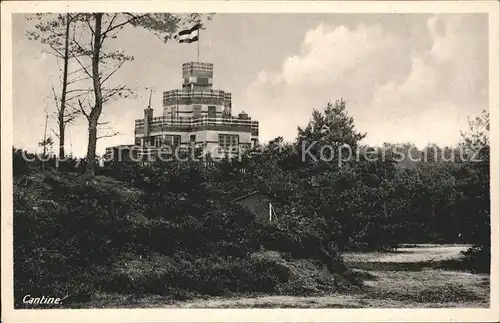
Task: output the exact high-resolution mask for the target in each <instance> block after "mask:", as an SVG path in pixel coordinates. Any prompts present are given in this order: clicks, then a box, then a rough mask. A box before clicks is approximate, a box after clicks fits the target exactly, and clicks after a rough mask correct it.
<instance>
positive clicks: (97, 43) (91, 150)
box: [86, 13, 103, 176]
mask: <svg viewBox="0 0 500 323" xmlns="http://www.w3.org/2000/svg"><path fill="white" fill-rule="evenodd" d="M102 15H103V14H102V13H94V14H93V16H94V19H95V27H94V34H93V42H92V45H93V47H92V82H93V86H94V95H95V105H94V107H93V108H92V111H91V112H90V115H89V118H88V121H89V141H88V146H87V169H86V173H87V174H88V175H90V176H94V175H95V164H96V146H97V122H98V120H99V116H100V115H101V112H102V91H101V80H100V75H99V56H100V54H101V38H102V35H101V27H102V26H101V24H102Z"/></svg>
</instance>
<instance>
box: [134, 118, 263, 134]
mask: <svg viewBox="0 0 500 323" xmlns="http://www.w3.org/2000/svg"><path fill="white" fill-rule="evenodd" d="M204 126H209V127H211V128H212V127H216V128H221V129H222V128H230V129H236V128H238V129H244V130H245V131H249V132H250V131H251V132H252V133H255V134H256V135H257V134H258V129H259V122H258V121H254V120H243V119H238V118H235V117H230V118H227V117H226V118H224V117H223V118H209V117H208V116H202V117H200V118H172V117H169V116H166V117H165V116H161V117H154V118H153V119H152V120H151V123H150V124H149V129H150V131H160V132H161V131H167V130H170V129H187V130H189V129H192V130H196V129H197V128H202V127H204ZM143 131H144V119H138V120H135V132H136V133H142V132H143Z"/></svg>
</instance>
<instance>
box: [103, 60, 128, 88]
mask: <svg viewBox="0 0 500 323" xmlns="http://www.w3.org/2000/svg"><path fill="white" fill-rule="evenodd" d="M125 62H126V61H120V62H119V63H118V66H116V68H115V69H114V70H113V71H112V72H111V73H109V74H108V76H106V77H105V78H104V79H103V80H102V81H101V85H102V84H104V83H105V82H106V81H107V80H108V79H109V78H110V77H111V76H113V75H114V74H115V73H116V72H118V70H119V69H120V68H121V67H122V66H123V64H125Z"/></svg>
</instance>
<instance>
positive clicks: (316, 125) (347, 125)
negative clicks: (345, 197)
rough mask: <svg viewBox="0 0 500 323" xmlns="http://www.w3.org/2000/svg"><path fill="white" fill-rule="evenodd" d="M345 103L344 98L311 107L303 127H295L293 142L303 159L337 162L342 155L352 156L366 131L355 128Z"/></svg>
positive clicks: (341, 158)
mask: <svg viewBox="0 0 500 323" xmlns="http://www.w3.org/2000/svg"><path fill="white" fill-rule="evenodd" d="M346 104H347V102H346V101H344V100H337V101H335V103H331V102H329V103H328V104H327V106H326V108H325V109H324V111H323V112H320V111H319V110H314V111H313V114H312V120H311V121H310V122H309V124H308V125H307V127H306V128H304V129H302V128H300V127H298V136H297V139H296V145H297V149H298V151H299V152H300V153H301V155H302V158H303V159H307V160H308V161H309V162H312V163H314V162H316V161H318V160H322V161H328V162H331V163H337V164H339V163H340V162H341V160H344V159H345V158H351V157H354V156H353V155H352V153H353V152H354V150H355V148H356V147H357V145H358V143H359V141H360V140H362V139H363V138H364V137H365V136H366V134H362V133H359V132H357V131H356V128H355V126H354V119H353V118H352V117H350V116H349V115H348V114H347V111H346ZM343 148H345V149H343Z"/></svg>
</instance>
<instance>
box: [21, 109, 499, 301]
mask: <svg viewBox="0 0 500 323" xmlns="http://www.w3.org/2000/svg"><path fill="white" fill-rule="evenodd" d="M345 106H346V102H345V101H337V102H335V103H332V104H329V105H328V107H327V108H326V109H325V110H324V111H322V112H320V111H315V112H314V114H313V118H312V121H311V123H310V124H309V125H308V126H307V127H306V128H305V129H301V128H299V129H298V136H297V139H296V141H295V142H293V143H287V142H285V141H284V140H283V139H282V138H276V139H275V140H272V141H270V142H269V143H267V144H265V145H264V146H262V147H260V148H261V149H260V151H259V153H257V154H255V153H252V152H250V153H248V154H245V155H244V156H242V158H241V159H238V160H223V161H221V162H219V163H206V162H203V161H183V162H180V161H170V162H155V163H152V164H148V165H141V164H137V163H117V162H110V163H106V164H105V165H104V166H102V167H100V168H99V169H98V170H97V172H96V176H88V175H85V174H84V173H83V171H82V170H83V169H84V167H82V163H84V161H82V160H77V159H70V160H68V161H65V162H63V163H60V165H59V166H58V168H56V167H55V162H56V161H55V160H54V159H51V160H49V161H48V162H46V163H45V166H46V167H43V170H42V167H41V162H36V161H35V162H29V161H27V159H26V158H24V157H23V154H24V155H27V156H28V157H30V158H32V157H34V155H29V154H27V153H26V152H23V151H21V150H16V149H13V173H14V194H13V199H14V201H13V202H14V278H15V285H14V287H15V300H16V305H17V306H23V304H22V303H21V302H20V301H21V299H22V297H23V296H24V295H26V294H27V293H29V294H31V295H66V296H67V298H66V299H65V301H66V304H68V303H75V302H82V301H88V300H89V299H91V297H92V296H93V295H95V294H96V293H102V292H104V293H123V294H134V295H142V294H160V295H166V296H171V297H172V298H176V299H185V298H189V297H191V296H193V295H203V294H204V295H225V294H228V293H229V294H231V293H270V294H307V293H322V292H330V293H331V292H335V291H341V290H346V289H350V288H357V287H356V286H358V285H359V280H358V279H357V278H356V277H355V276H354V275H353V274H352V272H350V270H349V269H348V268H347V267H346V266H345V264H344V262H343V261H342V257H341V253H342V252H343V251H347V250H388V249H394V248H397V246H398V243H401V242H405V243H420V242H435V243H471V244H474V245H475V247H474V248H472V249H471V250H469V251H468V252H467V254H466V256H467V257H466V259H467V261H468V264H469V265H468V268H472V269H475V270H478V271H487V270H489V250H490V236H489V232H490V223H489V216H490V204H489V203H490V201H489V142H485V141H484V136H485V135H486V134H485V127H484V122H485V120H487V116H486V117H483V118H482V119H481V118H478V119H476V121H475V122H476V124H475V125H474V124H472V126H471V129H470V132H469V133H467V134H464V143H463V145H464V146H469V147H477V145H478V144H480V145H482V146H481V147H482V149H481V155H480V157H481V162H473V161H470V160H465V161H464V160H460V159H459V158H453V159H452V160H443V159H444V158H442V157H440V158H438V159H436V160H433V161H429V160H427V161H426V162H423V161H414V160H411V161H408V158H406V159H405V160H404V161H395V160H394V157H395V151H406V152H407V151H408V149H406V150H405V145H389V144H387V145H384V147H366V146H362V145H361V144H360V140H361V139H362V138H363V137H364V134H361V133H359V132H357V131H356V129H355V127H354V120H353V119H352V118H350V117H348V115H347V112H346V108H345ZM481 121H482V122H483V123H481ZM478 124H479V125H480V126H481V125H482V126H483V128H481V127H480V126H478ZM325 129H326V130H325ZM486 130H487V127H486ZM308 142H309V143H310V142H320V143H321V144H322V145H332V147H337V148H338V147H350V148H351V149H357V150H358V151H369V152H370V154H371V156H378V157H380V156H381V155H382V154H384V156H385V157H384V159H382V158H376V161H374V160H373V158H371V159H370V158H368V157H367V154H362V155H361V156H360V158H350V159H345V155H343V153H341V154H338V155H334V156H331V158H327V160H314V158H309V159H306V160H304V158H303V153H304V149H305V148H304V147H307V145H306V144H305V143H308ZM410 146H411V145H410ZM318 147H320V146H318ZM406 148H408V145H407V146H406ZM431 148H432V149H431ZM436 148H439V147H435V146H434V147H427V148H426V149H427V150H426V149H424V150H416V149H414V150H412V153H413V152H415V151H416V152H417V153H420V154H423V153H425V152H426V151H427V152H429V151H432V152H435V151H436ZM334 151H335V150H334ZM439 151H440V152H443V151H444V152H453V149H451V148H447V147H445V148H439ZM311 152H312V155H313V156H319V155H318V153H319V152H320V151H319V150H318V149H316V150H311ZM308 156H309V155H308ZM309 157H310V156H309ZM407 157H408V156H407ZM254 190H260V191H262V192H265V193H266V194H269V195H271V196H273V197H274V198H276V199H278V200H279V201H280V202H281V203H282V205H283V208H282V211H281V213H280V215H279V221H275V222H272V223H269V222H267V221H263V220H262V219H259V218H255V217H254V216H253V215H252V214H250V213H249V212H248V211H246V210H245V209H243V208H242V207H241V206H239V205H237V204H235V203H231V197H234V196H238V195H242V194H245V193H248V192H251V191H254Z"/></svg>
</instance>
